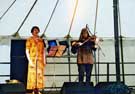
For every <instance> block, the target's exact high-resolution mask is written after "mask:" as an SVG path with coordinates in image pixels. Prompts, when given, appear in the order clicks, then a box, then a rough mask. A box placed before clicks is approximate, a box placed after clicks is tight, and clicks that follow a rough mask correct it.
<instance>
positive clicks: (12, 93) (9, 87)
mask: <svg viewBox="0 0 135 94" xmlns="http://www.w3.org/2000/svg"><path fill="white" fill-rule="evenodd" d="M25 92H26V90H25V87H24V85H23V84H22V83H16V84H0V94H24V93H25Z"/></svg>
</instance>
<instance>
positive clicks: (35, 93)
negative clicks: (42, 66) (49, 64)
mask: <svg viewBox="0 0 135 94" xmlns="http://www.w3.org/2000/svg"><path fill="white" fill-rule="evenodd" d="M37 71H38V64H37V56H36V81H35V83H36V84H35V89H34V94H38V92H39V90H38V88H37V75H38V74H37Z"/></svg>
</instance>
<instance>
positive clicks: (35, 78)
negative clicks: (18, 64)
mask: <svg viewBox="0 0 135 94" xmlns="http://www.w3.org/2000/svg"><path fill="white" fill-rule="evenodd" d="M26 50H28V53H29V58H30V60H31V61H32V63H33V64H34V67H31V66H30V64H29V63H28V75H27V89H35V88H38V89H42V88H44V83H45V82H44V68H45V64H46V60H45V44H44V41H43V40H42V39H41V38H38V40H37V41H35V39H34V37H30V38H28V39H27V41H26Z"/></svg>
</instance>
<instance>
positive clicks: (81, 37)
mask: <svg viewBox="0 0 135 94" xmlns="http://www.w3.org/2000/svg"><path fill="white" fill-rule="evenodd" d="M84 32H86V33H87V34H88V37H90V34H89V32H88V30H87V28H83V29H82V30H81V33H80V37H79V41H83V40H85V39H84V38H83V33H84Z"/></svg>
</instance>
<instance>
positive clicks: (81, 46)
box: [72, 28, 96, 83]
mask: <svg viewBox="0 0 135 94" xmlns="http://www.w3.org/2000/svg"><path fill="white" fill-rule="evenodd" d="M95 40H96V36H90V34H89V32H88V30H87V29H86V28H83V29H82V30H81V34H80V38H79V40H78V42H76V43H73V44H72V46H78V49H77V66H78V72H79V82H83V81H84V73H85V72H86V82H87V83H89V82H90V81H91V73H92V68H93V63H94V58H93V53H92V51H93V50H95V48H94V45H95Z"/></svg>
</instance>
